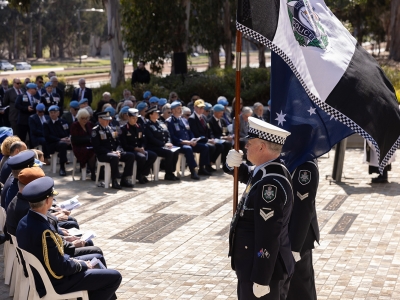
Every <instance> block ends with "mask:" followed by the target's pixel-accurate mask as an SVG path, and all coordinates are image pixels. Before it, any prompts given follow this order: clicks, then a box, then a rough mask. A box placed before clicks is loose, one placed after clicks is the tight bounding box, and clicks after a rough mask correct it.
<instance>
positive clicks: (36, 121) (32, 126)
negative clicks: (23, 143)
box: [29, 114, 50, 146]
mask: <svg viewBox="0 0 400 300" xmlns="http://www.w3.org/2000/svg"><path fill="white" fill-rule="evenodd" d="M44 117H45V119H46V122H47V121H48V120H49V119H50V117H49V116H46V115H45V116H44ZM29 130H30V133H31V135H30V138H31V139H32V144H33V145H35V146H36V145H38V141H37V138H40V137H43V138H44V137H45V136H44V123H43V124H42V121H40V118H39V116H38V114H34V115H32V116H30V117H29Z"/></svg>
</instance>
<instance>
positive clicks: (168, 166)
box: [148, 148, 179, 174]
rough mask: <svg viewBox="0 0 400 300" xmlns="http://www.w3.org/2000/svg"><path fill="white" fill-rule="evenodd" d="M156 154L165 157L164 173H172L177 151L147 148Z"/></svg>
mask: <svg viewBox="0 0 400 300" xmlns="http://www.w3.org/2000/svg"><path fill="white" fill-rule="evenodd" d="M148 149H149V150H151V151H153V152H154V153H156V154H157V156H160V157H163V158H165V165H164V166H165V173H167V174H168V173H174V172H175V171H176V163H177V161H178V157H179V152H178V151H175V152H172V151H170V150H167V149H163V148H148Z"/></svg>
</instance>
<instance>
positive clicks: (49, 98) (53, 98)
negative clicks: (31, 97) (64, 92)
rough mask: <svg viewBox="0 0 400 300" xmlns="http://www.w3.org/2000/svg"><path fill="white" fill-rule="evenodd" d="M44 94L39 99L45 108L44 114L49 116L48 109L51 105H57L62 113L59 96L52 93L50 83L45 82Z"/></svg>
mask: <svg viewBox="0 0 400 300" xmlns="http://www.w3.org/2000/svg"><path fill="white" fill-rule="evenodd" d="M44 87H45V90H46V92H45V93H42V97H41V98H40V102H41V103H43V104H44V106H45V107H46V110H45V113H46V114H47V115H48V114H49V108H50V106H52V105H57V106H58V108H59V110H61V111H62V109H63V107H61V106H60V99H61V97H60V95H59V94H57V93H55V92H54V93H53V87H52V84H51V82H50V81H49V82H46V84H45V85H44Z"/></svg>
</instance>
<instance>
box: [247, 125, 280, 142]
mask: <svg viewBox="0 0 400 300" xmlns="http://www.w3.org/2000/svg"><path fill="white" fill-rule="evenodd" d="M249 134H251V135H254V136H257V137H258V138H260V139H263V140H266V141H269V142H272V143H276V144H280V145H283V144H284V143H285V140H286V138H284V137H281V136H279V135H275V134H272V133H268V132H265V131H261V130H258V129H255V128H253V127H250V128H249Z"/></svg>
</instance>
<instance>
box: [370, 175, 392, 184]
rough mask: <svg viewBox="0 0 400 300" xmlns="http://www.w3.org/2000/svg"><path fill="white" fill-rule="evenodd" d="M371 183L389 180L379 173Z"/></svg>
mask: <svg viewBox="0 0 400 300" xmlns="http://www.w3.org/2000/svg"><path fill="white" fill-rule="evenodd" d="M371 183H388V180H387V178H384V177H382V176H381V175H379V176H378V177H376V178H372V180H371Z"/></svg>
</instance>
